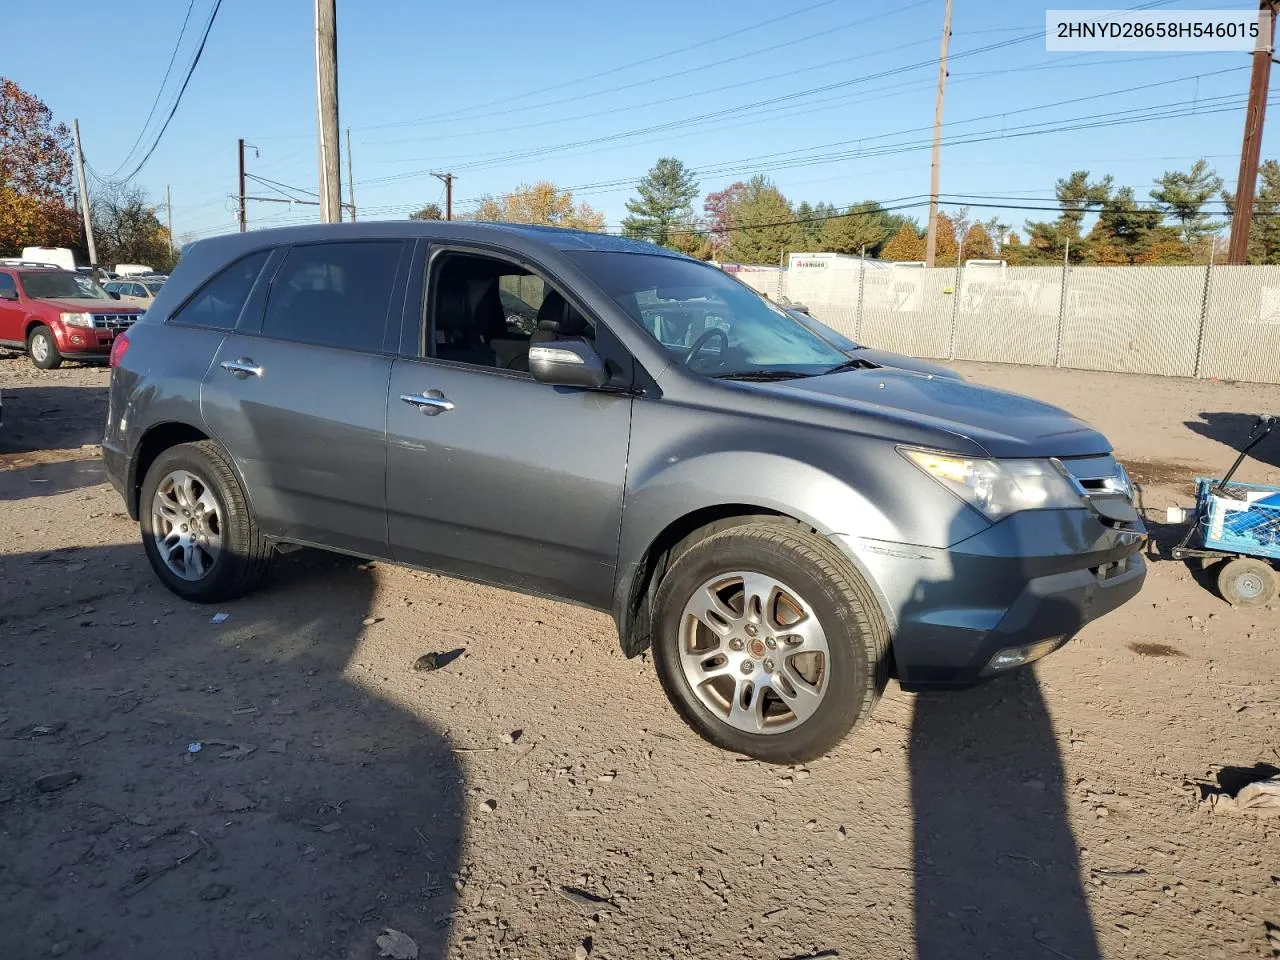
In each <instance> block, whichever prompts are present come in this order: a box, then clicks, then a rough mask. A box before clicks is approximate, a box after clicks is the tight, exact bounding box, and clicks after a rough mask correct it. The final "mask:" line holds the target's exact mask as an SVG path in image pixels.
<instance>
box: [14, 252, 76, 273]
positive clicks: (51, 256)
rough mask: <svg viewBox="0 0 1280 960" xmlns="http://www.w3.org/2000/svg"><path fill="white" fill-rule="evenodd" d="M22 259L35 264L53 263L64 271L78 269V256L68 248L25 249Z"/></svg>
mask: <svg viewBox="0 0 1280 960" xmlns="http://www.w3.org/2000/svg"><path fill="white" fill-rule="evenodd" d="M22 259H23V260H27V261H30V262H33V263H52V264H53V265H54V266H58V267H61V268H62V269H63V270H75V268H76V256H75V254H74V253H72V252H71V251H70V250H68V249H67V248H66V247H23V248H22Z"/></svg>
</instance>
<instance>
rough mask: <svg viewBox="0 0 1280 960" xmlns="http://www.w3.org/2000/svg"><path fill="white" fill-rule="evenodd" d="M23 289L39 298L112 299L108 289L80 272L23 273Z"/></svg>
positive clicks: (29, 295) (29, 294) (28, 294)
mask: <svg viewBox="0 0 1280 960" xmlns="http://www.w3.org/2000/svg"><path fill="white" fill-rule="evenodd" d="M22 289H23V290H25V291H26V293H27V296H28V297H33V298H35V299H37V300H110V299H111V297H110V295H109V294H108V293H107V291H105V290H103V289H102V288H101V287H100V286H98V285H97V284H96V283H94V282H93V281H92V280H90V279H89V278H88V277H82V276H80V275H79V274H78V273H55V272H54V271H52V270H50V271H48V272H44V273H24V274H22Z"/></svg>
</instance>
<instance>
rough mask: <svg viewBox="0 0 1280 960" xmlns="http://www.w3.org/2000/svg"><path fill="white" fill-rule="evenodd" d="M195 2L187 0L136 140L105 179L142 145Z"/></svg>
mask: <svg viewBox="0 0 1280 960" xmlns="http://www.w3.org/2000/svg"><path fill="white" fill-rule="evenodd" d="M195 5H196V3H195V0H188V3H187V12H186V15H185V16H184V17H183V18H182V27H181V29H179V30H178V39H177V41H176V42H175V43H174V45H173V53H171V54H170V55H169V65H168V66H167V67H165V68H164V77H163V78H162V79H161V81H160V87H159V89H158V90H156V97H155V99H154V100H152V101H151V109H150V110H148V111H147V119H145V120H143V121H142V129H141V130H139V131H138V139H136V140H134V141H133V146H131V147H130V148H129V152H128V153H126V154H125V155H124V159H123V160H121V161H120V166H118V167H116V168H115V169H114V170H113V171H111V173H109V174H107V176H106V178H105V179H108V180H109V179H110V178H112V177H114V176H115V175H116V174H117V173H119V172H120V171H121V170H123V169H124V168H125V165H126V164H128V162H129V160H130V158H131V157H132V156H133V154H134V151H135V150H137V149H138V144H140V143H142V137H143V135H144V134H145V133H146V132H147V127H148V126H150V125H151V118H152V117H154V116H155V113H156V107H158V106H160V97H161V95H162V94H163V93H164V88H165V84H167V83H168V82H169V74H170V73H171V72H172V71H173V64H174V62H175V61H176V60H177V59H178V51H179V50H180V49H181V48H182V38H183V37H184V36H186V33H187V23H188V22H189V21H190V20H191V11H192V10H193V9H195Z"/></svg>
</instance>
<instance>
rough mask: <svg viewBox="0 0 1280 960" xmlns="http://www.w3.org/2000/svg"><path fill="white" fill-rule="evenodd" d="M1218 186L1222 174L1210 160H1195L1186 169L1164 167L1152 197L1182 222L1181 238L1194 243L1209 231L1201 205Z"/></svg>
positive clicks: (1206, 201)
mask: <svg viewBox="0 0 1280 960" xmlns="http://www.w3.org/2000/svg"><path fill="white" fill-rule="evenodd" d="M1221 189H1222V178H1221V177H1220V176H1218V174H1217V173H1216V172H1215V171H1214V170H1212V169H1211V168H1210V167H1209V162H1208V161H1207V160H1197V161H1196V162H1195V163H1194V164H1192V165H1191V169H1190V170H1189V171H1187V172H1186V173H1183V172H1182V171H1180V170H1166V171H1165V173H1164V176H1162V177H1159V178H1157V179H1156V188H1155V189H1154V190H1152V191H1151V199H1152V200H1154V201H1156V203H1158V204H1160V208H1161V209H1162V210H1163V211H1164V212H1165V214H1166V215H1168V216H1170V217H1173V218H1174V219H1175V220H1177V221H1178V222H1179V223H1180V224H1181V225H1182V239H1183V240H1184V241H1186V242H1187V243H1188V244H1194V243H1196V242H1197V241H1199V240H1201V239H1203V238H1204V237H1205V236H1206V235H1207V234H1208V233H1210V232H1211V227H1210V226H1209V214H1207V213H1205V212H1204V205H1205V204H1206V203H1208V202H1209V201H1210V200H1211V199H1213V196H1214V194H1216V193H1217V192H1218V191H1219V190H1221Z"/></svg>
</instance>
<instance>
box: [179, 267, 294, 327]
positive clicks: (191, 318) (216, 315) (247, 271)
mask: <svg viewBox="0 0 1280 960" xmlns="http://www.w3.org/2000/svg"><path fill="white" fill-rule="evenodd" d="M269 252H270V251H267V250H259V251H257V252H256V253H251V254H249V255H248V256H246V257H241V258H240V259H239V260H237V261H235V262H234V263H232V264H231V265H230V266H228V267H224V268H223V269H222V270H221V271H220V272H218V273H217V274H215V275H214V277H213V279H212V280H209V281H208V282H206V283H205V285H204V286H202V287H201V288H200V289H199V290H198V291H197V292H196V294H195V296H193V297H192V298H191V299H190V300H188V301H187V302H186V303H184V304H183V305H182V307H181V308H180V309H179V310H178V312H177V313H175V314H174V315H173V316H172V317H171V318H170V320H169V322H170V323H181V324H186V325H189V326H193V327H212V328H214V329H217V330H230V329H232V328H234V327H235V325H236V320H237V319H239V317H240V311H241V310H243V309H244V304H245V301H246V300H248V299H249V292H250V291H251V290H252V289H253V283H254V281H255V280H257V279H258V274H259V273H261V272H262V265H263V264H264V263H266V262H267V255H268V253H269Z"/></svg>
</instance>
